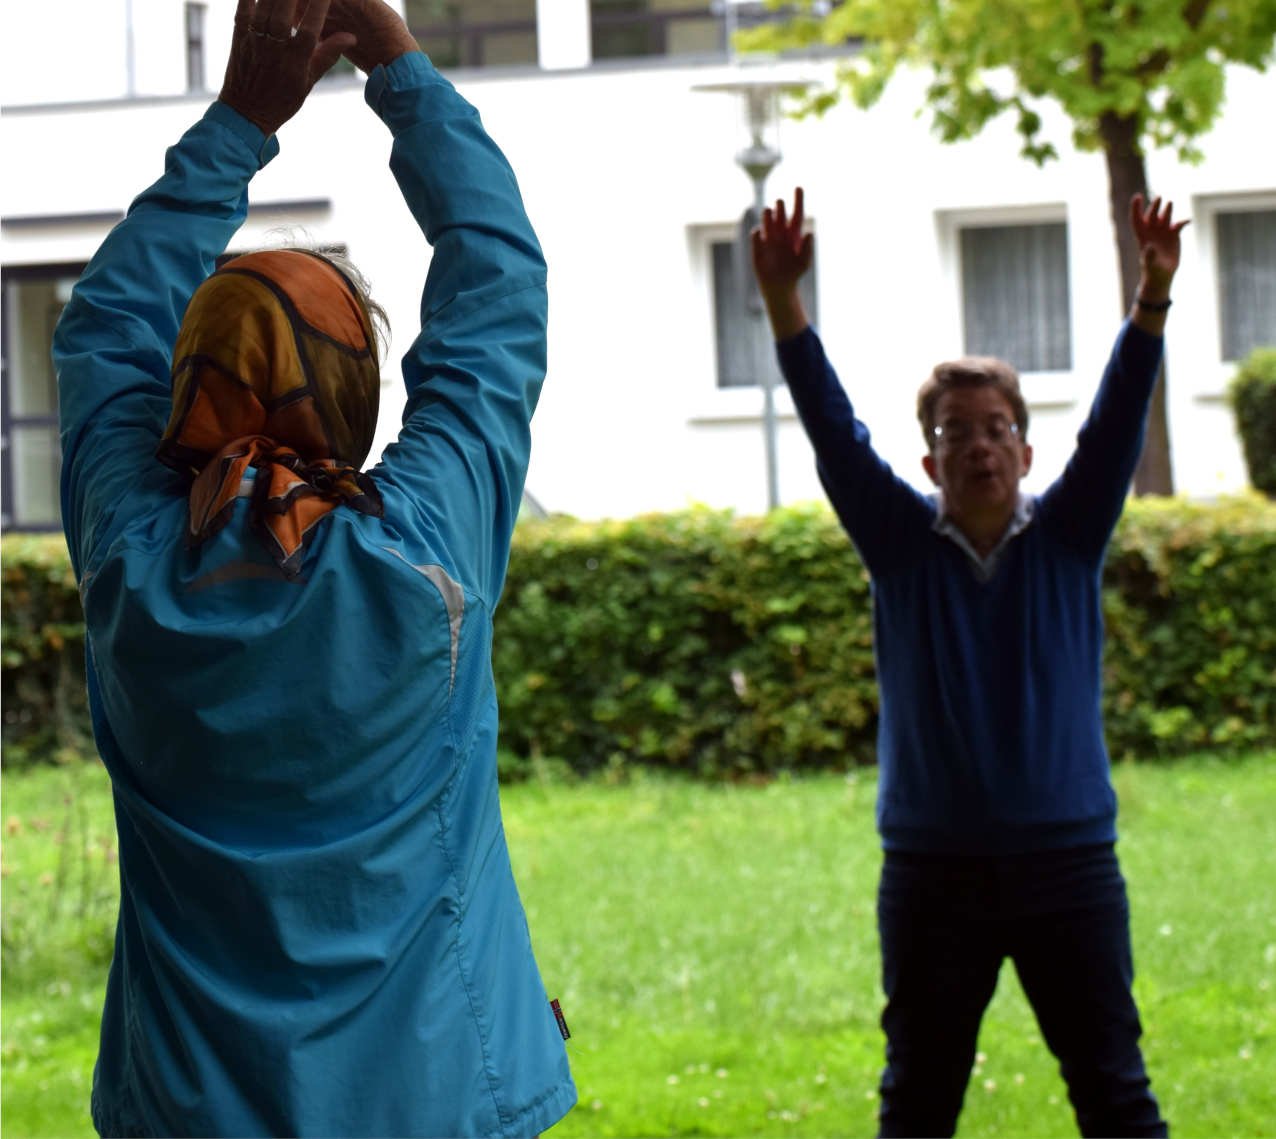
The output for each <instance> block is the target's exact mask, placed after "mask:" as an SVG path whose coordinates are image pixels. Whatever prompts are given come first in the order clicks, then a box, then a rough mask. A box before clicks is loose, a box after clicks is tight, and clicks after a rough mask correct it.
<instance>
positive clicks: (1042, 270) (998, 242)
mask: <svg viewBox="0 0 1276 1139" xmlns="http://www.w3.org/2000/svg"><path fill="white" fill-rule="evenodd" d="M960 256H961V291H962V320H963V325H964V331H965V351H966V353H967V355H971V356H996V357H998V358H1000V359H1002V360H1005V361H1007V362H1008V363H1010V364H1012V365H1013V366H1014V367H1015V368H1016V369H1017V370H1018V371H1020V372H1059V371H1067V370H1069V369H1070V368H1071V367H1072V314H1071V308H1070V303H1069V295H1070V289H1069V281H1068V227H1067V223H1066V222H1049V221H1048V222H1033V223H1029V224H1014V225H965V226H963V227H962V228H961V230H960Z"/></svg>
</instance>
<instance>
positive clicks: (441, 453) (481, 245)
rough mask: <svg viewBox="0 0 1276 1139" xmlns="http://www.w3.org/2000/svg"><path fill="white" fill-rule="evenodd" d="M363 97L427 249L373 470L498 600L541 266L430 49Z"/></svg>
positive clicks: (533, 397)
mask: <svg viewBox="0 0 1276 1139" xmlns="http://www.w3.org/2000/svg"><path fill="white" fill-rule="evenodd" d="M366 98H367V101H368V103H369V105H370V106H371V107H372V108H373V109H374V110H375V111H376V112H377V113H378V114H379V115H380V116H381V117H382V119H383V120H384V121H385V123H386V125H387V126H389V128H390V130H391V132H392V133H393V135H394V146H393V151H392V154H391V159H390V168H391V170H392V171H393V173H394V176H395V178H396V179H397V180H398V183H399V187H400V189H401V191H402V193H403V196H404V199H405V201H406V203H407V205H408V207H409V209H410V210H411V211H412V214H413V216H414V217H415V219H416V221H417V223H418V224H419V225H420V227H421V230H422V232H423V233H424V234H425V239H426V241H428V242H429V244H430V245H431V246H432V247H433V256H432V258H431V260H430V268H429V272H428V274H427V276H426V282H425V290H424V294H423V296H422V299H421V331H420V334H419V335H418V336H417V338H416V340H415V341H414V343H413V344H412V347H411V348H410V349H409V351H408V353H407V355H406V356H405V357H404V360H403V378H404V382H405V384H406V386H407V403H406V406H405V408H404V413H403V427H402V430H401V431H400V433H399V437H398V439H397V440H396V442H395V443H393V444H391V445H390V446H389V447H388V448H387V449H386V452H385V454H384V455H383V457H382V462H381V464H380V465H379V466H378V467H377V468H376V470H375V471H374V475H375V477H376V478H377V479H378V481H380V482H382V483H383V484H387V483H388V484H393V485H394V486H396V487H398V488H399V489H400V490H401V491H402V492H403V494H404V495H405V496H406V497H407V498H408V499H409V501H410V502H411V503H412V507H413V510H414V511H415V513H416V516H417V519H418V521H419V523H420V525H421V526H422V527H423V528H424V531H425V536H426V539H427V541H428V543H429V545H430V547H431V549H432V550H433V551H435V553H436V555H437V556H438V557H439V558H440V559H442V560H443V561H444V562H445V564H444V569H446V570H447V571H448V572H449V573H450V574H452V575H453V576H454V577H456V578H458V579H459V580H460V581H462V582H465V583H466V584H467V585H470V586H471V587H472V588H474V589H475V590H476V591H477V592H478V593H479V595H480V596H481V597H482V598H483V599H484V601H485V602H486V603H487V604H488V605H490V606H494V605H495V604H496V600H497V598H498V597H499V595H500V592H501V588H502V586H503V584H504V579H505V569H506V563H507V561H508V558H509V546H510V538H511V535H512V532H513V529H514V523H515V520H516V519H517V517H518V508H519V503H520V502H521V500H522V495H523V483H524V480H525V478H526V475H527V464H528V459H529V457H530V452H531V432H530V423H531V418H532V413H533V411H534V410H535V406H536V401H537V398H538V397H539V394H540V388H541V384H542V382H543V380H544V377H545V353H546V324H547V295H546V284H545V279H546V272H545V261H544V258H543V256H542V254H541V249H540V245H539V244H538V242H537V239H536V235H535V234H534V233H533V231H532V227H531V223H530V222H529V221H528V218H527V214H526V212H525V210H524V208H523V203H522V198H521V196H520V194H519V189H518V184H517V182H516V180H515V177H514V173H513V171H512V170H511V169H510V166H509V164H508V162H506V160H505V157H504V155H503V154H502V153H501V151H500V150H499V149H498V148H497V146H496V144H495V143H494V142H493V141H492V140H491V139H490V138H489V137H488V135H487V132H486V131H485V130H484V128H483V125H482V123H481V122H480V121H479V116H478V112H477V111H476V110H475V109H474V108H473V107H472V106H471V105H470V104H469V103H467V102H466V101H465V100H464V99H463V98H462V97H461V96H460V95H459V94H458V93H457V92H456V91H455V89H454V88H453V87H452V85H451V84H450V83H449V82H448V81H447V80H446V79H444V78H443V77H442V76H441V75H439V74H438V72H437V71H436V70H435V69H434V67H433V66H432V65H431V64H430V62H429V60H428V59H427V58H426V57H425V56H424V55H422V54H420V53H417V52H413V53H409V54H407V55H403V56H400V57H399V58H398V59H396V60H395V61H394V62H393V63H391V64H390V65H389V66H388V67H383V68H377V69H376V70H375V71H374V72H373V73H372V75H371V76H370V77H369V79H368V85H367V90H366Z"/></svg>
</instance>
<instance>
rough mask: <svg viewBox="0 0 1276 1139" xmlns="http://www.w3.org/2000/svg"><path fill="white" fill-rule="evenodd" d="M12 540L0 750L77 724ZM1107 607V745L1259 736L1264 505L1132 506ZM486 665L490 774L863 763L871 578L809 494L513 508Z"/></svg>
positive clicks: (1144, 747)
mask: <svg viewBox="0 0 1276 1139" xmlns="http://www.w3.org/2000/svg"><path fill="white" fill-rule="evenodd" d="M11 543H12V540H10V539H6V544H5V547H4V550H5V573H4V588H5V603H4V604H5V613H6V618H5V641H4V686H5V687H4V700H5V721H4V730H5V745H6V747H5V763H6V764H10V763H12V762H15V761H17V762H21V761H24V760H29V759H30V758H34V757H37V756H40V755H42V754H47V753H48V749H49V748H50V747H51V746H52V747H54V748H56V747H57V746H58V745H59V744H61V746H66V744H65V741H67V740H69V739H74V738H75V737H76V736H77V735H81V734H82V733H83V732H84V731H85V726H84V720H83V715H84V703H83V695H82V692H83V675H82V671H80V669H81V667H82V666H81V660H82V651H81V650H82V633H80V631H79V626H78V624H76V623H75V622H74V621H73V620H72V619H71V615H72V614H74V615H75V616H77V617H78V602H77V600H76V598H75V592H74V588H73V586H72V583H71V581H70V575H69V573H68V572H67V571H66V569H65V553H62V554H61V559H62V561H61V562H58V560H57V559H56V558H54V557H53V555H52V554H50V553H49V552H48V550H41V551H38V556H37V554H36V553H33V551H35V549H36V548H35V547H34V546H31V545H30V544H27V545H14V544H11ZM50 549H52V546H50ZM28 559H34V562H35V564H34V565H32V566H27V565H26V564H25V563H26V561H27V560H28ZM46 559H50V560H47V561H46ZM55 564H56V566H57V567H59V568H55ZM11 573H12V576H11ZM33 583H35V584H33ZM19 602H21V605H20V604H19ZM19 608H24V609H26V608H29V609H30V610H31V612H30V613H26V612H24V613H23V614H21V615H18V614H17V610H18V609H19ZM11 610H12V611H13V612H14V614H15V616H17V627H16V629H15V631H14V633H13V635H12V636H11V632H10V617H9V614H10V612H11ZM1104 611H1105V618H1106V621H1107V626H1108V638H1107V652H1106V657H1105V685H1106V687H1105V707H1104V712H1105V718H1106V725H1107V737H1108V741H1109V745H1110V748H1111V751H1112V755H1113V757H1114V758H1122V757H1126V756H1140V757H1158V756H1173V755H1179V754H1184V753H1187V752H1191V751H1194V750H1201V749H1203V748H1204V749H1211V750H1242V749H1248V748H1252V747H1255V746H1258V747H1262V746H1272V744H1273V743H1276V503H1270V502H1268V501H1266V500H1264V499H1262V498H1260V497H1259V496H1256V495H1254V496H1249V497H1246V498H1241V499H1235V500H1231V501H1226V502H1222V503H1217V504H1208V505H1207V504H1199V503H1198V504H1192V503H1187V502H1183V501H1180V500H1175V499H1140V500H1135V501H1133V502H1131V503H1130V504H1129V506H1128V507H1127V509H1126V512H1125V515H1124V517H1123V519H1122V521H1121V524H1120V525H1119V526H1118V528H1117V532H1116V534H1115V535H1114V538H1113V542H1112V546H1111V548H1110V550H1109V554H1108V560H1107V565H1106V569H1105V573H1104ZM493 664H494V669H495V673H496V678H497V686H498V690H499V695H500V699H501V745H502V762H501V771H502V775H503V776H504V777H506V778H518V777H520V776H521V775H524V774H526V773H527V772H529V771H536V770H564V769H567V768H570V769H571V770H573V771H576V772H579V773H590V772H596V771H599V770H606V769H608V768H616V767H622V766H624V765H627V764H633V763H637V764H644V765H650V766H659V767H663V768H668V769H674V770H679V771H684V772H689V773H694V774H696V775H702V776H719V777H721V776H725V777H742V776H748V775H750V774H752V773H761V772H771V771H775V770H777V769H781V768H789V769H816V768H845V767H847V766H849V765H852V764H858V763H871V762H872V760H873V755H874V743H875V733H876V727H877V689H876V679H875V672H874V661H873V647H872V606H871V600H870V596H869V590H868V581H867V577H866V575H865V572H864V570H863V567H862V565H861V564H860V562H859V559H858V557H857V556H856V555H855V553H854V551H853V549H852V548H851V545H850V543H849V542H848V541H847V539H846V537H845V535H844V534H843V533H842V531H841V528H840V527H839V526H838V524H837V521H836V520H835V518H834V517H833V515H832V513H831V512H830V511H829V510H828V509H827V508H826V507H824V506H823V505H819V506H804V507H795V508H786V509H783V510H778V511H774V512H772V513H771V514H770V515H768V516H767V517H765V518H736V517H734V516H732V515H730V514H726V513H722V512H717V511H710V510H693V511H687V512H681V513H675V514H664V515H651V516H648V517H642V518H635V519H631V520H629V521H625V522H600V523H583V522H578V521H573V520H570V519H561V518H559V519H547V520H541V521H531V522H527V523H523V524H520V526H519V528H518V530H517V531H516V533H515V540H514V549H513V554H512V556H511V560H510V569H509V576H508V579H507V584H506V591H505V596H504V598H503V600H502V602H501V606H500V608H499V609H498V611H497V615H496V636H495V649H494V661H493ZM19 674H23V675H19ZM11 741H17V743H18V745H19V746H18V748H17V750H16V751H15V750H13V744H12V742H11Z"/></svg>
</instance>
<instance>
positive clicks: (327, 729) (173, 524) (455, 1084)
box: [54, 0, 576, 1136]
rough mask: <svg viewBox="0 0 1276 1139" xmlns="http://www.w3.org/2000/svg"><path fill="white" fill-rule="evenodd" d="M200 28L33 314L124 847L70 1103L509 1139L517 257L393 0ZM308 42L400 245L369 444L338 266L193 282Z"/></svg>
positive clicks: (528, 1001)
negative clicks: (186, 96)
mask: <svg viewBox="0 0 1276 1139" xmlns="http://www.w3.org/2000/svg"><path fill="white" fill-rule="evenodd" d="M235 22H236V27H235V31H234V37H233V46H232V49H231V56H230V61H229V64H228V67H227V72H226V80H225V84H224V86H223V88H222V91H221V94H220V97H219V99H218V100H217V101H215V102H214V103H213V104H212V105H211V106H210V107H209V108H208V110H207V112H206V113H205V114H204V116H203V117H202V118H201V119H200V120H199V121H198V122H197V123H195V125H194V126H192V127H191V128H190V129H189V130H188V131H187V132H186V133H185V135H183V137H182V138H181V139H180V141H178V142H177V144H176V145H175V146H173V147H172V148H171V149H170V150H169V151H168V153H167V157H166V161H165V164H164V173H163V176H162V177H161V178H160V179H159V180H158V181H157V182H155V184H154V185H152V186H151V187H150V189H148V190H146V191H145V192H144V193H142V194H141V195H140V196H139V197H138V198H137V199H136V201H134V203H133V204H132V206H131V208H130V209H129V211H128V214H127V216H126V217H125V219H124V220H123V221H122V222H121V223H120V224H119V225H118V226H116V227H115V229H114V230H113V231H112V232H111V233H110V234H109V235H108V237H107V238H106V240H105V241H104V243H103V245H102V246H101V248H100V249H99V251H98V252H97V254H96V255H95V256H94V258H93V260H92V261H91V263H90V264H89V266H88V267H87V269H86V270H85V272H84V275H83V277H82V278H81V280H80V281H79V283H78V284H77V285H76V287H75V290H74V292H73V294H72V296H71V299H70V302H69V304H68V305H67V307H66V310H65V312H64V314H63V316H62V318H61V320H60V322H59V324H58V327H57V330H56V335H55V339H54V360H55V366H56V369H57V376H58V389H59V402H60V416H61V437H62V450H63V467H62V504H63V518H64V524H65V530H66V538H67V544H68V546H69V549H70V554H71V559H72V564H73V566H74V570H75V574H76V577H77V580H78V582H79V587H80V591H81V596H82V599H83V604H84V614H85V625H86V630H87V647H88V660H87V665H88V691H89V700H90V706H91V711H92V717H93V729H94V736H95V739H96V743H97V747H98V750H99V753H100V755H101V757H102V760H103V763H104V764H105V766H106V768H107V771H108V772H109V775H110V779H111V786H112V793H113V797H114V806H115V818H116V826H117V829H118V834H119V847H118V849H119V875H120V909H119V919H118V923H117V927H116V939H115V953H114V958H113V960H112V962H111V967H110V973H109V977H108V981H107V990H106V1001H105V1007H104V1010H103V1014H102V1027H101V1042H100V1048H99V1053H98V1061H97V1065H96V1068H95V1071H94V1078H93V1092H92V1114H93V1121H94V1125H95V1126H96V1128H97V1129H98V1131H99V1132H100V1133H101V1134H102V1135H135V1136H178V1135H219V1136H248V1135H263V1136H265V1135H275V1136H283V1135H289V1136H328V1135H340V1136H390V1135H393V1136H413V1135H415V1136H471V1135H486V1136H497V1135H499V1136H528V1135H533V1134H536V1133H538V1132H540V1131H543V1130H545V1129H547V1128H548V1127H550V1126H552V1125H553V1124H554V1123H555V1122H556V1121H557V1120H559V1119H560V1118H561V1117H562V1116H563V1115H565V1114H566V1113H567V1111H568V1110H569V1109H570V1108H571V1106H572V1105H573V1103H574V1102H575V1099H576V1091H575V1088H574V1085H573V1081H572V1078H571V1073H570V1071H569V1068H568V1063H567V1055H566V1050H565V1045H564V1039H565V1037H566V1035H567V1034H566V1030H565V1026H561V1025H560V1019H559V1017H558V1016H556V1010H555V1009H554V1008H553V1007H552V1006H551V1002H550V1001H549V1000H548V998H547V994H546V991H545V988H544V986H543V984H542V982H541V977H540V973H539V970H538V968H537V964H536V961H535V959H534V956H533V952H532V946H531V940H530V936H529V933H528V928H527V922H526V918H525V915H524V910H523V907H522V904H521V902H520V899H519V895H518V891H517V888H516V886H515V882H514V877H513V873H512V869H511V865H510V860H509V854H508V850H507V845H506V841H505V835H504V831H503V827H502V822H501V811H500V804H499V799H498V788H497V772H496V736H497V706H496V697H495V692H494V688H493V680H492V672H491V646H492V613H493V609H494V607H495V606H496V604H497V601H498V598H499V596H500V593H501V589H502V585H503V582H504V577H505V571H506V564H507V560H508V554H509V544H510V537H511V533H512V530H513V528H514V522H515V518H516V515H517V513H518V508H519V502H520V499H521V496H522V488H523V480H524V477H525V474H526V469H527V463H528V458H529V449H530V431H529V423H530V419H531V416H532V412H533V410H534V408H535V406H536V402H537V397H538V394H539V391H540V387H541V383H542V380H543V378H544V375H545V350H546V270H545V262H544V258H543V257H542V254H541V250H540V246H539V244H538V242H537V239H536V235H535V233H534V232H533V230H532V227H531V224H530V222H529V220H528V218H527V215H526V212H525V210H524V208H523V204H522V200H521V197H520V194H519V190H518V185H517V182H516V180H515V177H514V174H513V171H512V170H511V169H510V167H509V165H508V163H507V162H506V160H505V158H504V156H503V155H502V154H501V152H500V150H499V149H498V148H497V146H496V145H495V143H494V142H493V141H492V140H491V139H490V138H489V137H488V135H487V133H486V131H485V130H484V129H483V126H482V124H481V122H480V120H479V116H478V114H477V112H476V111H475V109H474V108H473V107H472V106H470V104H469V103H467V102H466V101H465V100H464V99H462V98H461V96H460V95H459V94H458V93H457V92H456V91H455V90H454V89H453V87H452V85H451V84H450V83H448V82H447V80H445V79H444V78H443V77H442V76H440V75H439V73H438V72H437V71H436V70H435V69H434V67H433V66H432V65H431V63H430V62H429V60H428V59H427V58H426V56H425V55H423V54H422V53H421V52H420V51H419V50H418V48H417V44H416V41H415V40H414V39H413V38H412V36H411V35H410V34H409V33H408V30H407V28H406V26H405V25H404V23H403V20H402V19H401V17H400V16H399V15H398V14H397V13H396V12H395V11H394V9H392V8H391V7H389V6H388V5H386V4H384V3H382V2H381V0H309V2H308V3H304V2H303V3H296V4H294V3H293V2H292V0H258V2H256V3H254V2H253V0H240V3H239V6H238V12H237V13H236V21H235ZM342 53H344V54H345V55H346V56H347V57H348V58H349V59H350V60H351V61H352V62H353V63H354V64H355V65H356V66H357V67H359V68H360V69H361V70H363V71H365V72H367V73H368V79H367V84H366V87H365V92H364V94H365V99H366V101H367V103H368V105H369V106H370V107H371V109H372V111H373V112H374V113H375V115H376V116H377V117H379V119H380V120H381V122H383V123H384V124H385V126H386V127H388V128H389V133H390V135H391V137H392V140H393V148H392V151H391V157H390V168H391V170H392V172H393V175H394V177H395V178H396V179H397V182H398V185H399V188H400V190H401V191H402V194H403V198H404V200H405V202H406V204H407V206H408V207H409V209H410V210H411V213H412V215H413V217H414V218H415V220H416V221H417V223H418V224H419V225H420V227H421V231H422V233H423V235H424V237H425V240H426V241H427V242H428V243H429V244H430V245H431V246H432V247H433V254H432V256H431V257H430V258H429V269H428V273H425V274H424V275H425V287H424V294H423V297H422V301H421V314H422V324H421V328H420V332H419V334H418V335H416V337H415V339H414V340H413V341H412V343H411V346H410V347H409V348H408V351H407V353H406V355H405V356H404V359H403V380H404V382H405V385H406V389H407V400H406V405H405V409H404V416H403V425H402V429H401V431H400V433H399V436H398V439H397V441H396V442H395V443H393V444H392V445H391V446H390V447H388V448H387V449H386V451H385V453H384V454H383V455H382V456H381V459H380V462H378V463H377V464H376V465H375V466H373V467H371V468H370V469H368V470H364V464H365V460H366V459H367V457H368V452H369V449H370V447H371V445H372V437H373V432H374V427H375V422H376V415H377V395H378V392H379V389H380V378H379V365H378V358H377V335H376V329H375V321H374V319H373V316H374V309H373V307H372V306H371V305H370V303H369V302H368V300H367V298H366V297H365V296H364V295H363V293H362V292H361V290H360V288H359V287H358V285H357V282H356V281H355V280H354V279H353V278H351V276H350V275H349V273H348V272H347V271H345V270H344V269H343V268H342V267H341V266H339V265H334V264H333V263H331V262H330V261H328V260H327V259H325V258H323V257H320V256H318V255H316V254H313V253H308V252H305V251H303V250H296V249H293V250H266V251H261V252H256V253H249V254H246V255H243V256H240V257H236V258H232V259H231V260H229V261H228V262H226V263H225V264H224V265H222V266H221V267H220V268H219V269H217V270H216V271H214V267H215V264H216V261H217V258H218V257H219V256H220V255H221V254H222V253H223V251H224V250H225V249H226V247H227V244H228V243H229V242H230V241H231V240H232V238H233V237H234V235H235V233H236V231H237V230H238V229H239V227H240V225H241V224H242V223H243V221H244V218H245V215H246V212H247V204H248V187H249V184H250V183H251V181H252V180H253V177H254V176H255V175H256V173H257V171H258V170H259V169H260V168H261V167H262V166H264V165H265V164H266V163H267V162H269V161H270V160H271V159H272V158H273V157H274V156H275V154H276V153H277V152H278V149H279V144H278V142H277V140H276V138H275V132H276V131H277V130H278V129H279V128H280V127H281V126H282V125H283V124H284V123H285V122H286V121H287V120H288V119H289V118H291V117H292V116H293V115H294V114H295V113H296V112H297V111H298V110H299V109H300V108H301V106H302V104H303V103H304V102H305V100H306V97H307V95H308V93H309V91H310V89H311V87H312V86H313V84H314V83H315V81H316V80H317V79H318V78H319V76H320V75H322V74H323V73H324V72H325V71H326V70H327V69H328V68H329V67H330V66H331V65H332V64H333V63H334V62H335V61H336V60H337V58H338V57H339V56H340V55H341V54H342ZM370 122H371V120H370ZM340 141H341V140H340V139H335V138H334V139H333V140H332V155H331V157H334V158H335V157H339V154H340V150H339V147H340ZM386 240H398V239H397V238H395V237H393V235H390V234H387V236H386ZM411 247H412V243H411V242H406V243H404V245H403V248H404V251H405V253H404V255H405V256H408V255H412V254H411V253H410V249H411Z"/></svg>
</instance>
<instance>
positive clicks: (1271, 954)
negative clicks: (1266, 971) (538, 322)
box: [1263, 945, 1276, 965]
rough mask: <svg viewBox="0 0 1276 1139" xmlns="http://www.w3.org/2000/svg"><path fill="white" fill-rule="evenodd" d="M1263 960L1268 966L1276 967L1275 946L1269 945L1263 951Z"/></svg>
mask: <svg viewBox="0 0 1276 1139" xmlns="http://www.w3.org/2000/svg"><path fill="white" fill-rule="evenodd" d="M1263 960H1264V961H1266V962H1267V964H1268V965H1276V945H1269V946H1267V947H1266V948H1265V949H1264V950H1263Z"/></svg>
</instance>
